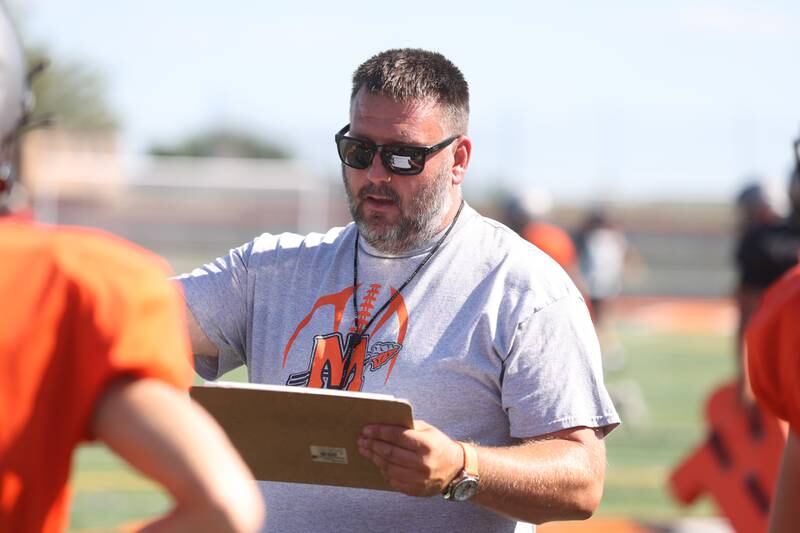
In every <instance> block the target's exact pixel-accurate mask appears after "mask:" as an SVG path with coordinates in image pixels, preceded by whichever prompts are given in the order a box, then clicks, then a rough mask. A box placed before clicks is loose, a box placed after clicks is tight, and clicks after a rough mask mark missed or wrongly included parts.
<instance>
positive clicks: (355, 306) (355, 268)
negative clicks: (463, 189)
mask: <svg viewBox="0 0 800 533" xmlns="http://www.w3.org/2000/svg"><path fill="white" fill-rule="evenodd" d="M463 208H464V200H463V199H462V200H461V204H460V205H459V206H458V211H456V216H455V217H453V221H452V222H451V223H450V225H449V226H448V227H447V231H445V232H444V235H442V238H441V239H439V240H438V241H437V242H436V244H435V245H434V246H433V248H432V249H431V251H430V252H428V255H426V256H425V259H423V260H422V262H421V263H420V264H419V265H417V268H415V269H414V272H412V273H411V275H410V276H409V277H408V279H407V280H405V281H404V282H403V284H402V285H400V287H399V288H398V289H397V290H396V291H394V293H392V296H391V297H390V298H389V299H388V300H386V302H385V303H384V304H383V305H382V306H381V307H380V309H378V311H376V312H375V313H373V314H372V318H371V319H370V321H369V322H367V325H366V326H364V329H361V327H360V326H359V323H358V303H357V300H358V298H357V297H356V296H357V291H358V238H359V233H358V232H357V231H356V244H355V251H354V253H353V311H354V312H355V318H354V320H355V323H356V335H357V336H358V339H359V340H360V339H361V335H363V334H364V333H366V332H367V330H368V329H369V327H370V326H371V325H372V323H373V322H375V319H376V318H378V317H379V316H380V314H381V313H382V312H383V310H384V309H386V308H387V307H389V304H391V303H392V302H393V301H394V300H395V298H397V297H398V296H400V291H402V290H403V289H404V288H405V287H406V285H408V284H409V283H411V280H412V279H414V278H415V277H416V276H417V274H419V271H420V270H422V268H423V267H424V266H425V265H426V264H427V263H428V261H430V260H431V258H432V257H433V254H435V253H436V251H437V250H438V249H439V247H440V246H441V245H442V243H443V242H444V240H445V239H446V238H447V236H448V235H449V234H450V231H451V230H452V229H453V227H454V226H455V225H456V221H457V220H458V215H460V214H461V210H462V209H463Z"/></svg>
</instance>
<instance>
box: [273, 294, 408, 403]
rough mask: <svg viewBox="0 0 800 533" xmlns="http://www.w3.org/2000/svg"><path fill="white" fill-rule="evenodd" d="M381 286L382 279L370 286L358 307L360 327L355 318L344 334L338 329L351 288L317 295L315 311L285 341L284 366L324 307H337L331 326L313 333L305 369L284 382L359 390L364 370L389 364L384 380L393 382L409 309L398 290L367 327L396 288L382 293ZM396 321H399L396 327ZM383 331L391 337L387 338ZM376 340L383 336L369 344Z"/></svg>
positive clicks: (312, 310) (371, 369)
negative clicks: (376, 311)
mask: <svg viewBox="0 0 800 533" xmlns="http://www.w3.org/2000/svg"><path fill="white" fill-rule="evenodd" d="M382 288H383V286H382V285H380V284H378V283H373V284H371V285H370V286H369V288H368V289H367V291H366V292H365V293H364V296H363V297H362V299H361V303H360V305H359V306H358V324H359V327H360V328H362V331H356V327H355V323H354V324H352V325H351V326H350V328H349V331H348V332H347V333H346V334H345V335H343V334H342V332H341V331H340V326H341V323H342V318H343V316H344V313H345V310H346V309H347V306H348V305H352V302H351V298H353V297H354V291H353V287H347V288H345V289H343V290H341V291H339V292H337V293H334V294H328V295H325V296H322V297H320V298H318V299H317V301H316V302H315V303H314V305H313V306H312V308H311V311H310V312H309V313H308V314H307V315H306V316H305V317H304V318H303V320H301V321H300V324H298V326H297V328H295V331H294V333H293V334H292V336H291V338H290V339H289V342H287V343H286V347H285V349H284V351H283V367H284V368H285V367H286V362H287V359H288V357H289V351H290V350H291V349H292V346H293V345H294V344H295V342H296V341H297V339H298V337H299V336H300V334H301V333H302V332H303V330H305V328H306V327H307V326H308V324H309V323H310V322H311V320H312V319H313V318H314V316H315V315H316V314H317V313H319V312H321V311H322V310H323V309H324V310H326V311H327V310H328V308H333V324H331V330H330V332H328V333H324V334H319V335H314V337H313V345H312V346H311V347H310V350H309V351H310V353H309V360H308V365H307V370H304V371H302V372H296V373H293V374H290V375H289V379H288V380H287V381H286V384H287V385H295V386H301V387H316V388H321V389H341V390H350V391H360V390H362V389H363V387H364V379H365V374H364V372H365V370H366V369H369V370H370V372H377V371H378V370H380V369H382V368H384V367H386V366H387V365H388V367H387V368H386V378H385V379H384V384H385V383H386V382H388V381H389V377H390V376H391V374H392V369H393V368H394V365H395V363H396V362H397V356H398V354H399V353H400V350H401V349H402V348H403V340H404V339H405V336H406V330H407V329H408V311H407V310H406V304H405V301H404V300H403V296H402V295H400V294H397V296H396V297H395V299H394V300H393V301H392V302H391V303H390V304H389V305H388V306H387V307H386V309H384V310H382V311H381V314H380V316H378V317H375V320H374V321H373V322H372V324H371V325H370V326H369V330H368V331H363V328H364V327H365V326H366V325H367V324H369V323H370V321H371V320H372V319H373V316H372V314H373V311H374V310H375V308H376V307H377V306H378V305H382V302H385V301H387V300H388V299H389V298H391V297H392V295H393V294H395V293H396V292H397V291H396V289H394V288H393V287H389V288H388V293H389V294H383V293H385V292H386V291H381V289H382ZM379 302H381V303H379ZM376 304H377V305H376ZM393 326H396V330H395V328H394V327H393ZM384 334H385V335H389V336H390V337H389V338H386V337H385V336H384ZM372 339H380V340H379V341H377V342H372V343H371V342H370V341H371V340H372Z"/></svg>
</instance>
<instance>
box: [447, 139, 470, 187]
mask: <svg viewBox="0 0 800 533" xmlns="http://www.w3.org/2000/svg"><path fill="white" fill-rule="evenodd" d="M455 142H456V149H455V152H454V153H453V168H452V179H453V185H461V183H462V182H463V181H464V174H466V172H467V167H468V166H469V159H470V156H471V155H472V141H471V140H470V138H469V137H467V136H466V135H462V136H461V137H459V138H458V139H456V141H455Z"/></svg>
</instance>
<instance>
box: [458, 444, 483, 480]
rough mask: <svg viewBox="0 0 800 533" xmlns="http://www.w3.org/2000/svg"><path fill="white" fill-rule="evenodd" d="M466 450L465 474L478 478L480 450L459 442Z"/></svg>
mask: <svg viewBox="0 0 800 533" xmlns="http://www.w3.org/2000/svg"><path fill="white" fill-rule="evenodd" d="M458 443H459V444H460V445H461V449H462V450H464V472H466V474H467V475H468V476H473V477H478V450H476V449H475V446H473V445H472V444H470V443H468V442H461V441H458Z"/></svg>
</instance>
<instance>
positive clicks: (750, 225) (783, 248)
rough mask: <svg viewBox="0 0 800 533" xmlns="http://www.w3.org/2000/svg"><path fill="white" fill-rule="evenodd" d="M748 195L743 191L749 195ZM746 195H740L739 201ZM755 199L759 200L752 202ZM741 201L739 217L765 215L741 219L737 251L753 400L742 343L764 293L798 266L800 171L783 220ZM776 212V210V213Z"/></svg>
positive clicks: (746, 395)
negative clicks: (745, 348) (746, 357)
mask: <svg viewBox="0 0 800 533" xmlns="http://www.w3.org/2000/svg"><path fill="white" fill-rule="evenodd" d="M746 192H748V191H743V193H746ZM742 196H746V195H740V197H739V198H741V197H742ZM753 197H755V199H752V198H753ZM739 198H737V207H738V208H739V213H742V212H745V213H748V212H750V213H761V214H760V215H759V217H758V218H756V217H755V216H754V215H752V214H750V215H747V216H746V217H745V216H742V217H741V218H740V220H741V222H740V224H741V227H742V228H743V230H744V233H743V234H742V236H741V238H740V240H739V242H738V244H737V247H736V267H737V274H738V280H737V281H738V284H737V287H736V290H735V299H736V308H737V313H738V324H737V356H736V364H737V376H738V379H739V381H740V384H741V394H742V398H743V400H744V401H746V402H750V401H751V399H752V395H751V392H750V391H749V387H748V386H747V376H746V373H745V372H744V370H743V368H744V355H743V354H742V351H743V346H744V343H743V341H742V339H743V335H744V332H745V330H746V328H747V324H748V323H749V321H750V316H751V315H752V313H753V311H754V310H755V308H756V306H757V305H758V303H759V301H760V299H761V296H762V294H763V292H764V290H766V289H767V287H769V286H770V285H771V284H772V283H774V282H775V281H776V280H777V279H778V278H780V277H781V276H782V275H783V274H784V273H785V272H786V271H788V270H789V269H790V268H792V267H793V266H794V265H796V264H797V261H798V254H799V253H800V168H798V166H797V165H795V167H794V169H793V170H792V171H791V173H790V176H789V184H788V199H789V213H788V215H787V216H786V217H783V218H774V217H773V216H772V215H770V214H765V213H768V210H767V209H765V208H764V207H763V206H761V207H757V208H756V209H750V208H748V209H746V210H745V209H743V208H742V206H741V204H740V203H739V201H738V200H739ZM750 198H751V200H750V201H749V202H748V203H751V204H754V205H756V206H758V205H759V204H760V203H761V202H760V200H761V199H766V198H767V196H766V195H763V196H762V198H761V199H759V198H758V195H757V194H751V195H750ZM772 210H773V211H775V208H773V209H772Z"/></svg>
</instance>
